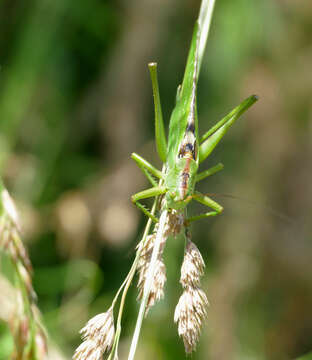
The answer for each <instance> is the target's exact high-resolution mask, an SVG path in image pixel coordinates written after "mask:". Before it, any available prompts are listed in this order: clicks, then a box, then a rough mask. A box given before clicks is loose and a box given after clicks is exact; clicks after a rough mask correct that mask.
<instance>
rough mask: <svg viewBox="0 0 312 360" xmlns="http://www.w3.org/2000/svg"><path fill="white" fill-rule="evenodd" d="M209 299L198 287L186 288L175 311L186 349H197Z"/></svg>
mask: <svg viewBox="0 0 312 360" xmlns="http://www.w3.org/2000/svg"><path fill="white" fill-rule="evenodd" d="M207 305H208V300H207V297H206V294H205V293H204V292H203V290H201V289H200V288H198V287H188V288H187V289H185V290H184V292H183V294H182V296H181V297H180V299H179V302H178V304H177V306H176V309H175V312H174V321H175V322H176V323H178V334H179V336H181V337H182V339H183V342H184V347H185V351H186V352H187V353H190V352H192V351H194V350H195V348H196V344H197V342H198V339H199V336H200V331H201V327H202V323H203V320H204V318H205V317H206V315H207V310H206V308H207Z"/></svg>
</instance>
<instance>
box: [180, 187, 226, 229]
mask: <svg viewBox="0 0 312 360" xmlns="http://www.w3.org/2000/svg"><path fill="white" fill-rule="evenodd" d="M192 198H193V199H194V200H196V201H197V202H199V203H201V204H203V205H205V206H207V207H210V208H211V209H213V211H209V212H207V213H204V214H200V215H196V216H192V217H190V218H188V219H187V220H186V221H187V223H189V222H193V221H196V220H200V219H203V218H206V217H210V216H216V215H218V214H221V213H222V211H223V207H222V206H221V205H220V204H218V203H217V202H216V201H214V200H212V199H210V197H208V196H206V195H204V194H201V193H200V192H198V191H196V192H195V193H194V194H193V196H192Z"/></svg>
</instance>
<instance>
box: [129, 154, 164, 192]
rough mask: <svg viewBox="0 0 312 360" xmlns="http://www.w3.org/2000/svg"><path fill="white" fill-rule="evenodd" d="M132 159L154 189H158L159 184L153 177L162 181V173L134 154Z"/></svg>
mask: <svg viewBox="0 0 312 360" xmlns="http://www.w3.org/2000/svg"><path fill="white" fill-rule="evenodd" d="M131 158H132V159H133V160H134V161H135V162H136V164H137V165H138V167H139V168H140V169H141V170H142V171H143V174H144V175H145V176H146V177H147V179H148V180H149V181H150V182H151V184H152V185H153V187H157V183H156V181H155V180H154V178H153V177H152V176H151V174H152V175H154V176H155V177H156V178H158V179H162V177H163V176H162V173H161V171H159V170H158V169H156V168H155V166H153V165H152V164H150V163H149V162H148V161H147V160H145V159H144V158H142V156H140V155H138V154H136V153H132V154H131Z"/></svg>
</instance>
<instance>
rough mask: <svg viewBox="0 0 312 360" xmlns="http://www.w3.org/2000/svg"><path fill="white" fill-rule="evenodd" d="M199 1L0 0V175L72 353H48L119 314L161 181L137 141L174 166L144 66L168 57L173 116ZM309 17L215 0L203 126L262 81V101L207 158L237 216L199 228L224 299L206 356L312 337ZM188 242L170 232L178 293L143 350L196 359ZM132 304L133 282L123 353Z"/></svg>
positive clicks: (289, 8)
mask: <svg viewBox="0 0 312 360" xmlns="http://www.w3.org/2000/svg"><path fill="white" fill-rule="evenodd" d="M198 8H199V1H195V0H183V1H177V0H167V1H150V2H144V1H138V0H133V1H112V0H110V1H109V0H106V1H104V0H89V1H82V0H76V1H73V0H62V1H61V0H28V1H18V0H1V1H0V27H1V28H0V65H1V71H0V169H1V175H2V176H3V177H4V180H5V182H6V185H7V186H8V188H9V189H10V192H11V194H12V195H13V196H14V198H15V199H16V200H17V203H18V206H19V208H20V211H21V217H22V219H23V226H24V235H25V241H26V243H27V246H28V248H29V251H30V255H31V260H32V262H33V264H34V270H35V271H34V273H35V277H34V285H35V289H36V292H37V294H38V298H39V307H40V308H41V310H42V312H43V317H44V321H45V324H46V326H47V328H48V331H49V334H50V338H51V341H52V343H53V344H52V346H53V348H57V349H58V350H57V352H58V353H59V355H55V357H53V356H52V355H51V358H54V359H57V358H62V357H57V356H61V355H60V354H63V358H70V356H71V355H72V353H73V350H74V348H75V346H77V345H78V343H79V335H78V330H79V329H80V328H81V327H82V326H83V324H84V323H85V322H86V321H87V319H88V318H90V317H91V316H92V315H95V314H96V313H98V312H102V311H105V310H106V309H107V308H108V306H109V304H110V301H111V299H112V298H113V295H114V293H115V291H116V290H117V288H118V287H119V285H120V283H121V281H122V280H123V278H124V276H125V275H126V273H127V271H128V269H129V266H130V264H131V261H132V259H133V255H134V247H135V244H136V242H137V241H138V239H139V236H140V233H141V231H142V226H143V225H144V221H145V219H143V217H141V216H140V214H138V211H137V210H136V209H134V208H133V207H132V205H131V204H130V200H129V197H130V195H131V193H134V192H136V191H138V190H141V189H142V188H143V187H144V186H146V185H147V184H146V183H145V182H144V181H145V180H144V179H143V177H142V175H141V174H140V171H139V170H138V169H136V168H135V165H134V164H132V163H131V160H130V153H131V152H132V151H138V152H139V153H142V154H144V155H145V156H146V157H147V158H148V159H150V160H151V161H153V162H156V163H157V162H158V164H159V160H157V159H156V158H155V157H156V154H155V148H154V143H153V126H154V124H153V106H152V95H151V86H150V82H149V78H148V70H147V63H148V62H149V61H157V62H158V63H159V75H160V94H161V98H162V102H163V108H164V115H165V118H166V120H167V121H168V119H169V114H170V111H171V109H172V107H173V103H174V98H175V92H176V87H177V85H178V84H179V81H180V80H181V78H182V74H183V68H184V65H185V61H186V54H187V51H188V45H189V41H190V37H191V33H192V26H193V22H194V19H195V18H196V16H197V12H198ZM311 19H312V3H311V1H310V0H298V1H292V0H275V1H271V0H263V1H251V0H237V1H235V2H234V1H230V0H224V1H217V4H216V9H215V17H214V19H213V23H212V30H211V36H210V39H209V41H208V46H207V51H206V57H205V59H204V63H203V68H202V73H201V78H200V83H199V91H198V96H199V120H200V128H201V129H202V131H204V130H206V129H208V126H209V125H210V124H212V122H215V121H217V120H218V119H220V118H221V117H222V116H223V115H224V114H226V113H227V112H228V111H229V110H231V109H232V108H233V107H234V106H235V105H237V104H238V103H239V102H240V101H241V100H242V99H243V98H245V97H247V96H248V95H250V94H251V93H256V94H258V95H259V97H260V101H259V102H258V104H257V105H256V106H255V108H254V109H251V110H250V111H249V112H248V113H247V114H246V115H245V116H244V119H243V120H242V121H241V122H240V123H239V124H237V125H236V126H235V127H234V128H233V130H231V132H230V134H228V135H227V137H226V138H225V140H224V141H223V142H222V144H221V145H220V146H219V147H218V149H217V151H216V152H215V153H214V154H215V155H214V158H213V159H212V160H211V162H210V164H207V167H208V166H209V165H214V164H215V163H217V162H218V161H222V162H223V163H224V164H225V170H224V171H223V172H222V173H221V174H218V175H216V176H215V177H213V178H211V179H209V180H208V181H206V182H205V184H202V185H201V187H202V188H201V190H202V191H203V192H209V193H211V192H213V193H219V196H218V195H215V196H216V197H217V198H218V200H219V201H220V202H221V203H223V204H224V206H225V208H226V211H225V213H224V215H222V216H220V217H217V218H215V219H211V220H208V221H207V220H206V221H203V222H201V223H198V224H195V225H194V226H193V228H192V232H193V239H194V241H195V242H196V243H197V244H198V247H199V248H200V250H201V252H202V254H203V255H204V258H205V260H206V264H207V268H206V276H205V289H206V292H207V295H208V298H209V299H210V303H211V306H210V310H209V320H208V322H207V325H206V326H205V328H204V332H203V335H202V339H201V344H200V346H199V348H198V351H197V352H196V353H195V354H194V355H193V356H192V358H193V359H194V360H195V359H212V360H214V359H215V360H222V359H224V360H230V359H256V360H262V359H272V360H279V359H281V360H284V359H294V358H296V357H299V356H302V355H303V354H304V353H306V352H308V351H311V349H312V340H311V339H312V271H311V259H312V244H311V233H312V226H311V224H312V222H311V214H312V187H311V180H312V175H311V174H312V161H311V159H312V142H311V138H312V125H311V124H312V121H311V120H312V107H311V100H310V97H311V91H312V72H311V63H312V47H311V36H312V20H311ZM222 193H230V194H232V195H235V196H237V197H238V199H236V200H234V199H230V198H225V197H221V196H220V194H222ZM194 211H195V210H194ZM277 212H278V213H279V214H282V215H283V216H277V215H276V213H277ZM284 215H286V216H287V217H285V216H284ZM181 253H182V244H178V243H172V244H168V247H167V249H166V255H165V256H166V259H167V266H168V268H167V273H168V282H167V286H166V291H167V293H166V298H165V300H164V301H162V302H161V303H160V304H158V305H157V306H156V307H155V308H154V309H153V310H152V311H151V314H150V316H149V317H148V318H147V319H146V321H145V324H144V328H143V336H142V338H141V340H140V344H139V351H138V356H137V358H138V359H146V357H147V356H148V357H149V358H150V359H164V360H165V359H172V358H180V359H182V358H184V356H185V355H184V350H183V345H182V344H181V341H180V339H179V338H178V336H177V331H176V326H175V325H174V324H173V311H174V307H175V304H176V302H177V299H178V297H179V295H180V293H181V291H182V290H181V287H180V284H178V276H179V265H180V264H181V261H182V256H181ZM0 291H1V290H0ZM135 298H136V291H135V288H134V287H133V289H132V291H131V292H130V294H129V296H128V301H127V311H126V316H125V319H124V323H123V333H124V334H125V335H124V338H123V339H122V344H121V346H122V349H121V350H122V351H121V354H120V358H121V359H124V358H125V356H126V354H127V349H128V347H129V339H130V336H131V333H132V331H133V327H134V324H135V318H136V315H137V309H138V304H137V303H136V301H135ZM0 334H1V336H0V359H1V360H2V359H3V360H4V359H8V356H9V353H10V348H11V346H12V340H11V338H10V336H9V333H8V330H7V327H6V325H5V323H4V322H3V323H1V324H0ZM56 344H57V345H56ZM53 354H54V352H53Z"/></svg>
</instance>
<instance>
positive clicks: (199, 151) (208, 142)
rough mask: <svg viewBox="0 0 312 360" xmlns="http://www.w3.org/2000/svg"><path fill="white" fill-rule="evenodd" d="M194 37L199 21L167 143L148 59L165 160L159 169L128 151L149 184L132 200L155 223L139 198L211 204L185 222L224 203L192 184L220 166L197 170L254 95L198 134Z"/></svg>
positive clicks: (174, 204)
mask: <svg viewBox="0 0 312 360" xmlns="http://www.w3.org/2000/svg"><path fill="white" fill-rule="evenodd" d="M199 40H200V26H199V25H198V23H197V24H196V25H195V29H194V33H193V38H192V42H191V48H190V52H189V56H188V60H187V64H186V69H185V73H184V78H183V82H182V85H181V86H179V87H178V91H177V97H176V105H175V108H174V110H173V112H172V115H171V118H170V124H169V137H168V145H167V140H166V135H165V130H164V123H163V117H162V110H161V103H160V97H159V88H158V80H157V64H156V63H150V64H149V69H150V75H151V80H152V87H153V96H154V105H155V137H156V146H157V151H158V154H159V157H160V159H161V160H162V161H163V162H164V164H165V165H164V168H163V171H159V170H158V169H156V168H155V167H154V166H153V165H152V164H150V163H149V162H148V161H146V160H145V159H143V158H142V157H141V156H139V155H138V154H136V153H133V154H132V159H134V160H135V161H136V163H137V164H138V166H139V167H140V168H141V169H142V170H143V172H144V174H145V175H146V176H147V178H148V179H149V181H150V182H151V184H152V185H153V187H152V188H149V189H147V190H144V191H141V192H138V193H136V194H134V195H133V196H132V198H131V199H132V202H133V203H135V204H136V205H137V206H138V208H139V209H140V210H142V211H143V212H144V214H146V215H147V216H149V217H150V218H151V219H152V220H153V221H155V222H157V221H158V219H157V218H156V217H155V216H154V215H152V214H151V212H150V211H149V210H147V209H146V208H145V207H144V206H143V205H142V204H141V203H140V202H139V201H140V200H142V199H146V198H150V197H155V196H158V195H163V196H165V200H166V201H165V206H166V208H167V209H168V210H169V211H170V210H171V209H177V210H178V209H181V210H182V209H184V208H185V207H186V206H187V204H188V203H189V202H190V201H191V200H192V199H193V200H196V201H197V202H199V203H201V204H203V205H206V206H207V207H209V208H210V211H208V212H206V213H203V214H200V215H197V216H193V217H191V218H188V219H187V220H186V222H187V223H189V222H191V221H194V220H198V219H201V218H205V217H209V216H214V215H217V214H219V213H221V212H222V211H223V207H222V206H221V205H219V204H218V203H217V202H215V201H214V200H212V199H211V198H209V197H208V196H206V195H204V194H201V193H199V192H198V191H195V185H196V183H197V182H198V181H200V180H203V179H205V178H206V177H208V176H210V175H212V174H215V173H216V172H218V171H220V170H222V168H223V165H222V164H220V163H219V164H217V165H215V166H214V167H212V168H210V169H208V170H205V171H203V172H201V173H198V167H199V164H200V163H201V162H202V161H204V160H205V159H206V158H207V157H208V155H209V154H210V153H211V152H212V151H213V149H214V148H215V146H216V145H217V144H218V142H219V141H220V140H221V138H222V137H223V136H224V134H225V133H226V132H227V130H228V129H229V128H230V126H231V125H232V124H233V123H234V122H235V121H236V120H237V119H238V118H239V117H240V115H242V114H243V113H244V112H245V111H246V110H247V109H248V108H249V107H250V106H251V105H252V104H254V103H255V102H256V101H257V99H258V98H257V96H255V95H252V96H250V97H248V98H247V99H245V100H244V101H243V102H242V103H241V104H240V105H238V106H237V107H236V108H235V109H233V110H232V111H231V112H230V113H229V114H228V115H226V116H225V117H224V118H223V119H222V120H220V121H219V122H218V123H217V124H216V125H214V126H213V127H212V128H211V129H210V130H209V131H208V132H206V133H205V134H204V135H203V136H202V137H199V135H198V118H197V106H196V89H197V80H198V74H199V66H200V64H199V55H198V53H199V43H200V41H199ZM153 176H154V177H156V178H158V179H160V180H161V182H160V184H161V185H157V183H156V182H155V180H154V178H153Z"/></svg>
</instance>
